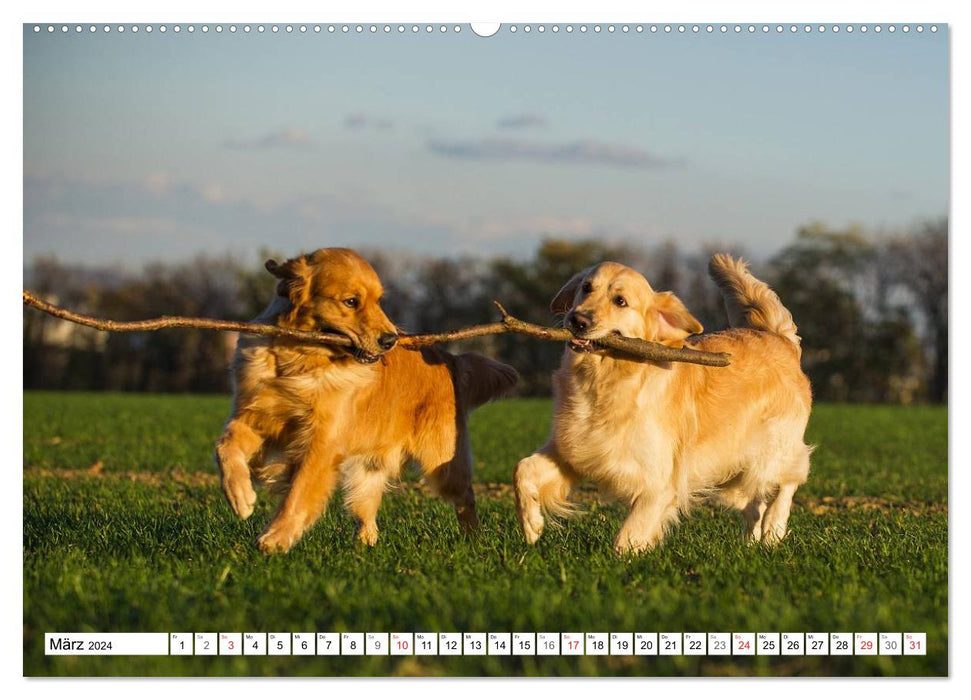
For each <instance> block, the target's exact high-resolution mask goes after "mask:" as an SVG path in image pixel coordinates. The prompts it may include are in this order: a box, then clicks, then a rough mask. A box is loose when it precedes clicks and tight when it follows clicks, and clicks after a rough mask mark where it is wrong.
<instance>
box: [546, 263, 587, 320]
mask: <svg viewBox="0 0 971 700" xmlns="http://www.w3.org/2000/svg"><path fill="white" fill-rule="evenodd" d="M590 270H591V268H589V267H588V268H587V269H586V270H583V271H582V272H578V273H576V274H575V275H573V277H571V278H570V281H569V282H567V283H566V284H564V285H563V288H562V289H561V290H560V291H558V292H557V293H556V296H555V297H553V301H551V302H550V311H552V312H553V313H555V314H565V313H566V312H567V311H569V310H570V309H572V308H573V300H574V298H576V295H577V288H578V287H579V286H580V283H581V282H583V278H584V277H586V276H587V273H588V272H590Z"/></svg>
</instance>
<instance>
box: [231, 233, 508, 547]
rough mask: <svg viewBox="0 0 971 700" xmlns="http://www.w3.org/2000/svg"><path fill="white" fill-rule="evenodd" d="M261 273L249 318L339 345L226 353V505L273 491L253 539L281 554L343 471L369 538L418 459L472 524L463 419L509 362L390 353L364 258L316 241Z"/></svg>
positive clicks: (390, 327) (487, 396) (258, 340)
mask: <svg viewBox="0 0 971 700" xmlns="http://www.w3.org/2000/svg"><path fill="white" fill-rule="evenodd" d="M266 267H267V269H268V270H269V271H270V272H271V273H272V274H273V275H275V276H276V277H277V278H278V279H279V280H280V281H279V284H278V286H277V297H276V299H275V300H274V301H273V302H272V303H271V304H270V305H269V306H268V307H267V309H266V310H265V311H264V312H263V313H262V314H261V315H260V316H259V317H258V318H257V319H256V320H257V321H261V322H263V323H276V324H279V325H280V326H282V327H284V328H293V329H297V330H314V331H327V332H332V333H339V334H342V335H344V336H347V337H348V338H350V339H351V341H352V343H353V345H352V346H351V347H349V348H343V347H337V346H327V345H307V344H301V343H299V342H296V341H292V340H288V339H280V338H275V339H270V338H266V337H255V336H242V337H241V338H240V340H239V343H238V345H237V348H236V356H235V359H234V361H233V380H234V381H233V383H234V388H235V395H234V397H233V412H232V415H231V416H230V418H229V421H228V422H227V423H226V427H225V430H224V433H223V435H222V437H221V438H220V439H219V442H218V443H217V445H216V455H215V456H216V462H217V463H218V465H219V468H220V471H221V473H222V486H223V491H224V493H225V494H226V498H227V500H228V501H229V504H230V506H231V507H232V509H233V512H235V513H236V515H238V516H239V517H240V518H244V519H245V518H248V517H249V516H250V515H251V514H252V512H253V506H254V504H255V503H256V491H255V490H254V488H253V487H254V485H265V486H268V487H270V489H271V490H272V491H275V492H277V493H278V494H282V495H283V500H282V501H281V503H280V505H279V507H278V508H277V511H276V513H275V515H274V516H273V519H272V521H271V522H270V524H269V525H268V526H267V528H266V530H265V531H264V532H263V534H262V535H260V538H259V540H258V541H257V544H258V546H259V548H260V549H261V550H262V551H263V552H266V553H274V552H286V551H287V550H289V549H290V548H291V547H293V545H294V544H296V542H297V541H298V540H299V539H300V538H301V537H302V536H303V534H304V533H305V532H306V531H307V529H308V528H310V527H311V526H312V525H313V524H314V523H315V522H316V521H317V520H318V518H320V516H321V514H322V513H323V512H324V509H325V508H326V507H327V503H328V501H329V500H330V498H331V496H332V495H333V493H334V489H335V487H336V485H337V482H338V480H339V479H340V478H343V484H344V497H345V500H346V502H347V506H348V508H349V509H350V511H351V512H352V513H353V514H354V515H355V516H356V517H357V519H358V521H359V523H360V527H359V530H358V537H359V539H360V540H361V541H362V542H364V543H365V544H368V545H373V544H374V543H375V542H376V541H377V538H378V525H377V519H376V518H377V513H378V508H379V507H380V505H381V497H382V494H383V493H384V491H385V488H386V486H387V484H388V482H389V481H390V480H392V479H396V478H397V477H398V476H399V475H400V473H401V470H402V468H403V467H404V465H405V463H406V462H407V460H409V459H414V460H415V461H416V462H418V463H419V465H420V466H421V468H422V471H423V472H424V476H425V479H426V481H427V482H428V483H429V485H430V486H431V487H432V489H433V490H434V491H435V492H437V493H438V494H439V495H441V496H442V497H443V498H445V499H446V500H447V501H448V502H449V503H451V504H452V505H453V506H454V507H455V511H456V514H457V515H458V519H459V523H460V525H461V526H462V527H463V529H465V530H471V529H473V528H475V526H476V524H477V522H478V521H477V518H476V509H475V495H474V493H473V491H472V452H471V445H470V442H469V434H468V427H467V422H468V415H469V413H471V411H472V410H473V409H474V408H475V407H476V406H480V405H482V404H484V403H486V402H487V401H489V400H491V399H493V398H496V397H497V396H500V395H502V394H503V393H505V392H506V391H508V390H509V389H511V388H512V387H513V386H514V385H515V383H516V380H517V378H518V375H517V374H516V371H515V370H514V369H513V368H512V367H509V366H507V365H504V364H501V363H499V362H495V361H494V360H490V359H489V358H487V357H483V356H482V355H477V354H475V353H466V354H462V355H453V354H450V353H448V352H445V351H444V350H439V349H437V348H425V349H421V350H408V349H404V348H401V347H396V343H397V340H398V331H397V329H396V328H395V325H394V324H393V323H392V322H391V321H390V320H389V319H388V317H387V316H385V314H384V311H382V310H381V305H380V302H381V296H382V294H383V292H384V290H383V288H382V286H381V280H380V279H378V276H377V274H376V273H375V272H374V269H373V268H372V267H371V266H370V265H369V264H368V262H367V261H366V260H364V258H362V257H361V256H360V255H358V254H357V253H355V252H354V251H353V250H348V249H345V248H323V249H321V250H318V251H316V252H314V253H312V254H309V255H301V256H299V257H296V258H293V259H292V260H288V261H287V262H285V263H283V264H282V265H281V264H277V263H276V262H275V261H273V260H270V261H268V262H267V264H266Z"/></svg>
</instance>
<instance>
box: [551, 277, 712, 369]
mask: <svg viewBox="0 0 971 700" xmlns="http://www.w3.org/2000/svg"><path fill="white" fill-rule="evenodd" d="M550 309H551V310H552V311H553V313H557V314H566V315H565V317H564V320H563V325H564V326H565V327H566V328H567V329H569V330H570V332H571V333H573V335H574V336H575V337H576V339H575V340H571V341H570V348H571V349H573V350H575V351H577V352H595V353H598V354H603V353H604V352H605V351H604V350H602V349H599V348H598V346H597V345H596V341H597V339H599V338H603V337H604V336H607V335H610V334H611V333H614V334H618V335H625V336H628V337H630V338H641V339H643V340H650V341H653V342H656V343H663V344H665V345H671V346H674V347H681V346H682V345H684V339H685V338H687V337H688V336H689V335H694V334H695V333H701V331H702V330H703V329H702V327H701V324H700V323H698V320H697V319H696V318H695V317H694V316H692V315H691V313H689V312H688V309H686V308H685V306H684V304H683V303H682V302H681V300H680V299H678V298H677V297H676V296H674V294H672V293H671V292H655V291H654V290H653V289H652V288H651V285H650V284H648V282H647V280H646V279H644V276H643V275H641V274H640V273H639V272H636V271H635V270H632V269H631V268H629V267H627V266H626V265H621V264H619V263H615V262H603V263H600V264H599V265H595V266H593V267H591V268H588V269H586V270H584V271H583V272H579V273H577V274H576V275H574V276H573V278H572V279H571V280H570V281H569V282H567V283H566V284H565V285H564V286H563V288H562V289H561V290H560V291H559V292H558V293H557V295H556V297H555V298H554V299H553V302H552V303H551V304H550Z"/></svg>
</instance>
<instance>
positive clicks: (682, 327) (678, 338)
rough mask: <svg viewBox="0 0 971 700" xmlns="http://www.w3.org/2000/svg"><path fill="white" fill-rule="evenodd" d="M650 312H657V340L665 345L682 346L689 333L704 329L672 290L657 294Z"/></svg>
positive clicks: (692, 333) (699, 331)
mask: <svg viewBox="0 0 971 700" xmlns="http://www.w3.org/2000/svg"><path fill="white" fill-rule="evenodd" d="M648 313H656V314H657V341H658V342H659V343H663V344H664V345H671V346H674V347H681V346H682V345H684V339H685V338H687V337H688V336H689V335H695V334H696V333H701V332H702V331H703V330H704V328H702V326H701V324H700V323H699V322H698V319H696V318H695V317H694V316H692V315H691V312H690V311H688V309H687V307H685V305H684V303H683V302H682V301H681V300H680V299H678V298H677V297H676V296H674V294H673V293H671V292H658V293H657V294H655V295H654V305H653V306H652V307H651V310H650V311H649V312H648Z"/></svg>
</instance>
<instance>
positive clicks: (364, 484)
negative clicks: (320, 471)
mask: <svg viewBox="0 0 971 700" xmlns="http://www.w3.org/2000/svg"><path fill="white" fill-rule="evenodd" d="M400 462H401V460H400V458H398V459H396V460H395V459H388V458H385V459H381V458H377V457H361V458H353V459H350V460H348V461H347V462H345V463H344V467H343V477H344V479H343V481H344V504H345V505H346V506H347V509H348V510H349V511H351V513H352V514H353V515H354V517H356V518H357V521H358V530H357V538H358V539H359V540H360V541H361V542H363V543H364V544H366V545H368V546H369V547H373V546H374V545H375V544H376V543H377V541H378V522H377V516H378V509H379V508H380V507H381V497H382V496H383V495H384V490H385V487H386V486H387V484H388V477H389V475H390V473H391V470H392V469H393V468H394V467H395V466H397V464H400Z"/></svg>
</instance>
